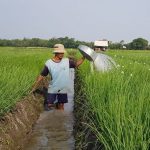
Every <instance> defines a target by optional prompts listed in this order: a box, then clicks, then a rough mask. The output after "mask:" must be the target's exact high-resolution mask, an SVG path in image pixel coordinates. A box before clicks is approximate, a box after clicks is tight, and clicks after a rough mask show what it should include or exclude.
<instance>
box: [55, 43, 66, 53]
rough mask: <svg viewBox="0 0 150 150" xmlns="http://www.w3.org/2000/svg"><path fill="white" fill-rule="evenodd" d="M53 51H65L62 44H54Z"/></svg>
mask: <svg viewBox="0 0 150 150" xmlns="http://www.w3.org/2000/svg"><path fill="white" fill-rule="evenodd" d="M53 53H65V48H64V45H63V44H55V45H54V51H53Z"/></svg>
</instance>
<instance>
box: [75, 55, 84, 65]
mask: <svg viewBox="0 0 150 150" xmlns="http://www.w3.org/2000/svg"><path fill="white" fill-rule="evenodd" d="M84 59H85V57H81V58H80V59H79V60H78V61H77V62H76V67H78V66H80V65H81V64H82V63H83V61H84Z"/></svg>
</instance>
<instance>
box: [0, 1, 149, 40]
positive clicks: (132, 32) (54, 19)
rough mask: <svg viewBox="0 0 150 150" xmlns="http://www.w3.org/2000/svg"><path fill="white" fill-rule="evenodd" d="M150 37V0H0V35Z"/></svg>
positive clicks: (123, 38)
mask: <svg viewBox="0 0 150 150" xmlns="http://www.w3.org/2000/svg"><path fill="white" fill-rule="evenodd" d="M64 36H68V37H73V38H75V39H77V40H84V41H94V40H98V39H108V40H110V41H113V42H119V41H121V40H124V41H125V42H130V41H132V40H133V39H135V38H138V37H142V38H145V39H147V40H148V41H150V0H0V38H2V39H4V38H6V39H14V38H21V39H22V38H24V37H26V38H33V37H37V38H43V39H49V38H52V37H56V38H57V37H64Z"/></svg>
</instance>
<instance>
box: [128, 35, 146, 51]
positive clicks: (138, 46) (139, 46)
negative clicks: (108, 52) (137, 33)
mask: <svg viewBox="0 0 150 150" xmlns="http://www.w3.org/2000/svg"><path fill="white" fill-rule="evenodd" d="M147 47H148V41H147V40H146V39H143V38H137V39H134V40H133V41H132V42H131V43H129V49H135V50H144V49H146V48H147Z"/></svg>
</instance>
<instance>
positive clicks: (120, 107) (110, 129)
mask: <svg viewBox="0 0 150 150" xmlns="http://www.w3.org/2000/svg"><path fill="white" fill-rule="evenodd" d="M106 54H108V55H109V56H111V57H112V58H113V59H114V60H115V61H116V63H117V68H116V69H113V70H111V71H109V72H105V73H101V72H93V73H91V71H90V63H89V62H88V61H85V62H84V64H83V65H82V66H81V67H80V69H79V70H78V72H79V76H80V78H81V79H82V81H83V83H84V84H83V85H82V86H83V88H82V89H83V91H84V92H85V94H86V101H87V104H86V110H84V112H85V113H86V111H88V112H90V114H91V115H90V116H88V117H89V120H90V122H89V123H86V125H87V126H89V127H90V128H91V130H92V131H93V132H94V134H95V135H96V137H97V139H98V141H99V142H100V143H102V145H103V147H104V149H106V150H149V148H150V51H121V50H114V51H107V52H106ZM50 56H51V50H50V49H47V48H42V49H39V48H12V47H9V48H8V47H1V48H0V116H2V115H4V113H6V112H8V111H10V110H11V109H12V108H13V107H14V105H15V104H16V102H17V101H19V100H20V99H21V98H22V97H24V96H26V95H27V94H28V92H29V91H30V90H31V86H32V84H33V82H34V81H35V78H36V77H37V76H38V74H39V73H40V71H41V69H42V67H43V65H44V63H45V61H46V60H47V59H48V58H49V57H50Z"/></svg>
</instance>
